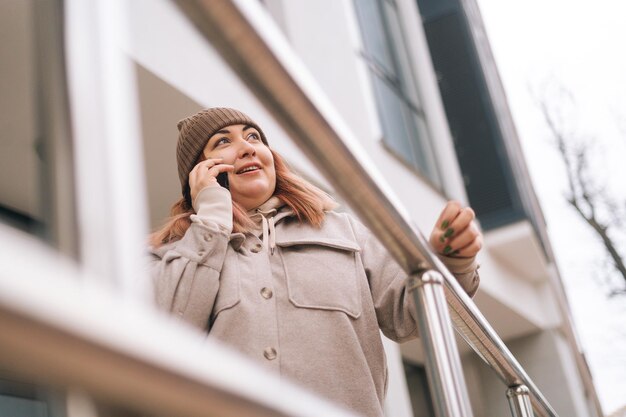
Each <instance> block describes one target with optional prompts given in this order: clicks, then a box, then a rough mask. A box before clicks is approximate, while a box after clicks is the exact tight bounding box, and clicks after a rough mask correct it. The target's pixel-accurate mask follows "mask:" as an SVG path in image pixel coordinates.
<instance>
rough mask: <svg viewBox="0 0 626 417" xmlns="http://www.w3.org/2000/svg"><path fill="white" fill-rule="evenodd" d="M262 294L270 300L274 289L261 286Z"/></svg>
mask: <svg viewBox="0 0 626 417" xmlns="http://www.w3.org/2000/svg"><path fill="white" fill-rule="evenodd" d="M261 295H262V296H263V298H265V299H266V300H269V299H270V298H272V295H273V293H272V290H271V289H269V288H267V287H263V288H261Z"/></svg>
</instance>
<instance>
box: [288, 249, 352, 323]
mask: <svg viewBox="0 0 626 417" xmlns="http://www.w3.org/2000/svg"><path fill="white" fill-rule="evenodd" d="M277 245H278V246H280V247H281V249H282V250H281V253H282V258H283V263H284V267H285V274H286V277H287V287H288V292H289V301H291V303H292V304H294V305H295V306H296V307H300V308H310V309H318V310H334V311H342V312H344V313H346V314H347V315H349V316H350V317H353V318H358V317H359V316H360V315H361V296H360V288H359V281H360V279H359V278H360V277H359V274H360V271H361V270H362V268H360V267H359V265H360V262H358V256H357V254H358V252H359V250H360V248H359V246H358V245H357V244H356V243H354V242H351V241H349V240H343V239H315V240H311V239H309V240H301V241H290V242H280V243H277Z"/></svg>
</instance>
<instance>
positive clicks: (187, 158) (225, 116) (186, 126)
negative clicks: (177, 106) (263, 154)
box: [176, 107, 267, 200]
mask: <svg viewBox="0 0 626 417" xmlns="http://www.w3.org/2000/svg"><path fill="white" fill-rule="evenodd" d="M239 124H241V125H249V126H252V127H254V128H255V129H256V130H258V131H259V134H260V135H261V140H262V141H263V143H264V144H265V145H267V139H266V137H265V134H264V133H263V131H262V130H261V128H260V127H259V125H257V124H256V123H255V122H254V120H252V119H250V117H248V116H247V115H246V114H244V113H242V112H240V111H239V110H235V109H229V108H226V107H212V108H210V109H205V110H202V111H200V112H198V113H196V114H194V115H192V116H189V117H186V118H184V119H183V120H181V121H180V122H178V144H177V146H176V161H177V163H178V178H179V179H180V185H181V187H182V191H183V196H184V197H185V198H187V199H188V200H189V198H190V196H189V191H190V190H189V173H190V172H191V170H192V169H193V167H195V166H196V162H197V161H198V158H199V157H200V154H201V153H202V150H203V149H204V147H205V146H206V144H207V142H208V141H209V138H210V137H211V136H213V135H214V134H215V132H217V131H218V130H220V129H223V128H225V127H226V126H231V125H239Z"/></svg>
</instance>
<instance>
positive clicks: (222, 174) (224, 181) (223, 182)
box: [216, 172, 228, 190]
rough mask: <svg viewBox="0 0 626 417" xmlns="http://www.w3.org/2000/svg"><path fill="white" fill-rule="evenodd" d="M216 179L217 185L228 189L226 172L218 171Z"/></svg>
mask: <svg viewBox="0 0 626 417" xmlns="http://www.w3.org/2000/svg"><path fill="white" fill-rule="evenodd" d="M216 179H217V183H218V184H219V185H221V186H222V187H224V188H226V189H227V190H228V172H220V173H219V174H218V175H217V177H216Z"/></svg>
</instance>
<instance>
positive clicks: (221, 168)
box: [189, 158, 235, 201]
mask: <svg viewBox="0 0 626 417" xmlns="http://www.w3.org/2000/svg"><path fill="white" fill-rule="evenodd" d="M234 169H235V167H234V166H232V165H228V164H222V159H221V158H213V159H207V160H205V161H202V162H200V163H198V164H197V165H196V166H195V167H194V168H193V169H192V170H191V172H190V173H189V188H190V191H191V201H195V199H196V196H197V195H198V193H199V192H200V191H201V190H202V189H204V188H206V187H220V185H219V183H218V182H217V176H218V175H219V174H220V173H222V172H232V171H233V170H234Z"/></svg>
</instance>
